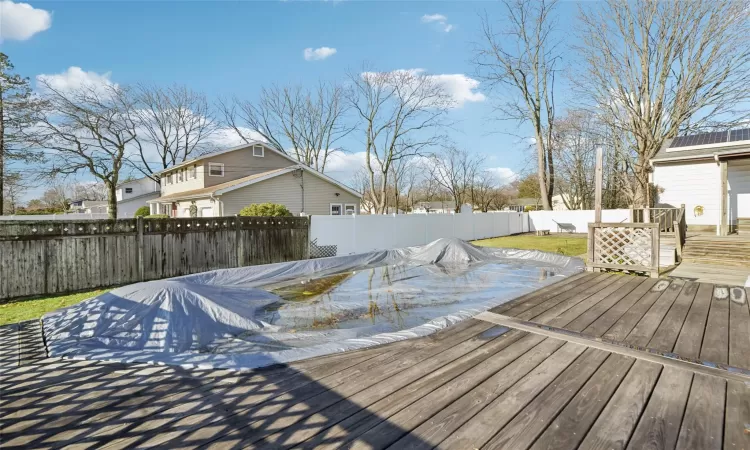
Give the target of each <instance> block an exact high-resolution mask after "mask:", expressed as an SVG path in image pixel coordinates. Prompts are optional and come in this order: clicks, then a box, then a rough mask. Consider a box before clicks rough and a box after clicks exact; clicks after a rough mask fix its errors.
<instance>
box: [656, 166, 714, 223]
mask: <svg viewBox="0 0 750 450" xmlns="http://www.w3.org/2000/svg"><path fill="white" fill-rule="evenodd" d="M652 179H653V182H654V184H656V185H657V186H658V187H659V188H661V189H663V190H664V192H662V193H660V194H659V204H662V205H665V204H666V205H672V206H674V207H679V206H680V205H681V204H683V203H684V204H685V215H686V218H685V219H686V221H687V224H688V225H714V226H715V225H718V224H719V218H720V215H721V209H720V204H721V200H720V199H721V179H720V171H719V165H718V164H716V162H714V161H711V162H701V163H672V164H657V165H656V166H655V167H654V172H653V178H652ZM697 206H702V207H703V215H697V214H696V211H695V209H696V207H697Z"/></svg>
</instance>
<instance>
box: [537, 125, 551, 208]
mask: <svg viewBox="0 0 750 450" xmlns="http://www.w3.org/2000/svg"><path fill="white" fill-rule="evenodd" d="M536 139H537V143H536V163H537V164H536V167H537V172H536V173H537V176H538V177H539V196H540V197H541V200H542V208H543V209H545V210H547V211H551V210H552V205H551V202H550V194H549V187H548V186H547V165H546V164H545V154H544V147H542V144H541V143H540V142H539V139H541V138H540V137H539V134H537V138H536Z"/></svg>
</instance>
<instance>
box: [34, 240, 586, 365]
mask: <svg viewBox="0 0 750 450" xmlns="http://www.w3.org/2000/svg"><path fill="white" fill-rule="evenodd" d="M581 270H583V262H582V261H581V260H580V259H577V258H570V257H566V256H562V255H558V254H553V253H546V252H540V251H536V250H517V249H502V248H483V247H475V246H473V245H471V244H467V243H465V242H463V241H460V240H458V239H438V240H437V241H434V242H432V243H430V244H427V245H424V246H419V247H408V248H402V249H396V250H387V251H377V252H370V253H365V254H359V255H350V256H337V257H331V258H322V259H315V260H304V261H295V262H287V263H278V264H268V265H262V266H250V267H242V268H236V269H223V270H214V271H210V272H204V273H199V274H194V275H187V276H183V277H176V278H171V279H166V280H157V281H149V282H144V283H137V284H133V285H129V286H125V287H121V288H117V289H114V290H112V291H110V292H108V293H105V294H102V295H99V296H97V297H94V298H91V299H88V300H85V301H83V302H81V303H79V304H77V305H74V306H71V307H68V308H64V309H60V310H58V311H55V312H52V313H49V314H47V315H45V316H44V318H43V327H44V333H45V338H46V342H47V346H48V349H49V352H50V355H57V356H63V355H64V356H69V357H75V358H88V359H108V360H119V361H125V362H136V361H138V362H152V363H166V364H175V365H182V366H186V367H215V368H233V369H251V368H255V367H261V366H266V365H269V364H275V363H284V362H290V361H295V360H300V359H304V358H309V357H313V356H320V355H325V354H329V353H334V352H340V351H347V350H353V349H358V348H363V347H368V346H372V345H377V344H383V343H388V342H394V341H397V340H401V339H407V338H411V337H417V336H424V335H427V334H430V333H433V332H435V331H437V330H439V329H441V328H445V327H447V326H449V325H451V324H453V323H456V322H458V321H461V320H464V319H466V318H468V317H471V316H472V315H474V314H477V313H479V312H481V311H484V310H486V309H489V308H492V307H494V306H497V305H499V304H502V303H505V302H507V301H509V300H511V299H513V298H515V297H518V296H520V295H523V294H525V293H527V292H531V291H533V290H536V289H539V288H540V287H542V286H544V285H547V284H549V283H552V282H555V281H557V280H559V279H561V278H564V277H567V276H570V275H572V274H574V273H577V272H579V271H581Z"/></svg>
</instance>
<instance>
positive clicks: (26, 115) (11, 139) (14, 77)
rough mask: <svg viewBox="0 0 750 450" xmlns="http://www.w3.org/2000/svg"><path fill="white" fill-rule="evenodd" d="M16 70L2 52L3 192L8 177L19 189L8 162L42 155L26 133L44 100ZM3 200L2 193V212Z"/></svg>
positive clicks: (0, 148)
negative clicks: (38, 96) (9, 171)
mask: <svg viewBox="0 0 750 450" xmlns="http://www.w3.org/2000/svg"><path fill="white" fill-rule="evenodd" d="M13 69H14V67H13V64H12V63H11V62H10V59H9V58H8V56H7V55H6V54H5V53H2V52H0V193H2V192H5V191H6V190H5V182H6V180H8V181H9V182H10V183H13V185H12V187H11V188H12V189H13V190H14V191H17V190H18V185H17V184H16V183H15V182H14V181H13V179H11V178H8V177H6V176H5V171H6V168H7V164H8V163H10V162H12V161H22V162H27V163H28V162H31V161H35V160H38V159H39V157H40V155H39V153H38V152H34V151H31V150H30V149H29V148H28V145H27V143H26V142H25V140H24V139H23V135H24V132H25V131H26V130H27V129H29V128H30V127H32V126H33V124H34V115H35V113H36V112H37V111H38V110H39V108H41V107H42V106H43V102H42V101H41V100H40V99H38V98H37V97H35V96H34V95H33V93H32V90H31V85H30V84H29V79H28V78H24V77H22V76H20V75H18V74H15V73H12V71H13ZM3 202H4V199H3V195H0V215H2V214H3V212H4V211H5V207H4V206H3ZM13 209H15V206H13Z"/></svg>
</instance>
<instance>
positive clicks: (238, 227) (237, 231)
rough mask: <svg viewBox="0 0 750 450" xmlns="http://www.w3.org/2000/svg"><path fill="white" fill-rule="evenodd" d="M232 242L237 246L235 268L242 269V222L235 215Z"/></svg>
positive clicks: (243, 245) (243, 255)
mask: <svg viewBox="0 0 750 450" xmlns="http://www.w3.org/2000/svg"><path fill="white" fill-rule="evenodd" d="M234 240H235V242H236V244H237V267H242V264H243V263H244V262H245V241H244V239H242V222H241V221H240V216H239V215H237V214H235V216H234ZM308 252H309V245H308Z"/></svg>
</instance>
